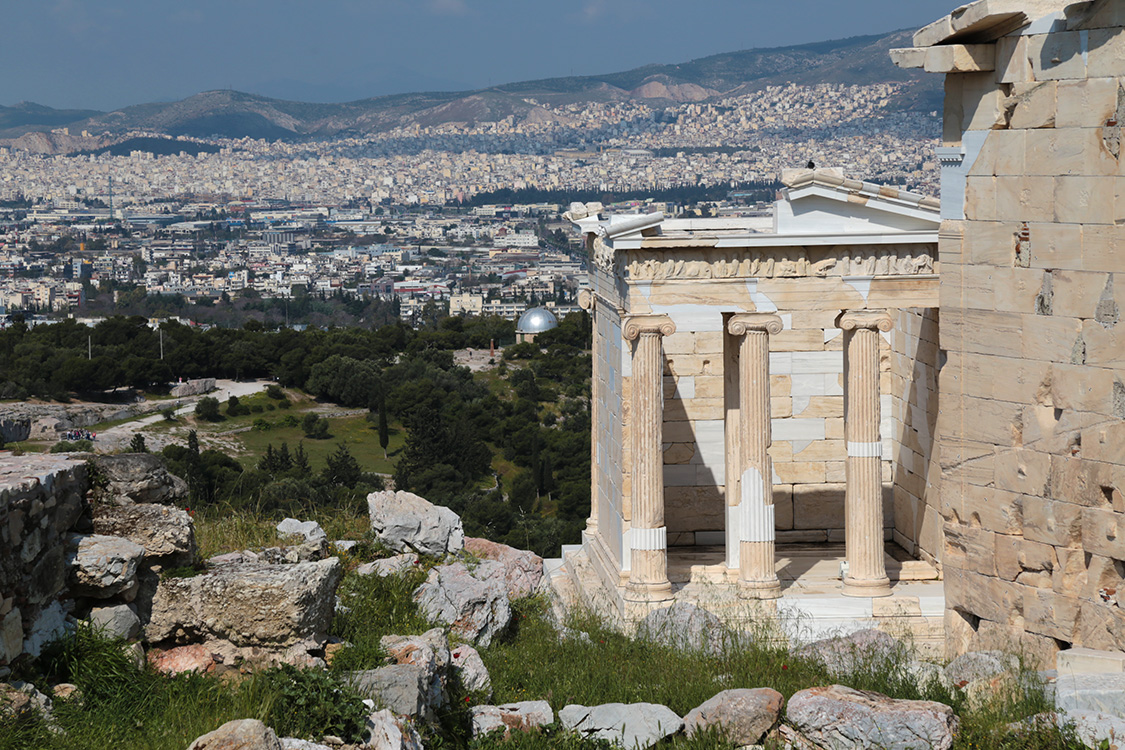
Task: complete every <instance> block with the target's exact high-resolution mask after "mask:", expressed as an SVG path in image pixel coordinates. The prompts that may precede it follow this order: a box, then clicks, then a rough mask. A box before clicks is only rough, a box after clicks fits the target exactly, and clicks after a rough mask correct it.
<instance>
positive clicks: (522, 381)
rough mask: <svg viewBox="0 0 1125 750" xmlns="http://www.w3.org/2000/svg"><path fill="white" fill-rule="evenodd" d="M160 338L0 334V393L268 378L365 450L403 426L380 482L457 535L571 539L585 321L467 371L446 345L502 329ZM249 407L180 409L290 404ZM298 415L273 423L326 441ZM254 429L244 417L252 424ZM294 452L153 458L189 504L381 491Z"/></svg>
mask: <svg viewBox="0 0 1125 750" xmlns="http://www.w3.org/2000/svg"><path fill="white" fill-rule="evenodd" d="M162 330H163V340H164V359H160V340H159V337H160V335H161V334H160V332H158V331H156V330H153V329H152V328H150V327H149V326H148V325H147V321H146V320H145V319H142V318H139V317H137V318H122V317H117V318H110V319H108V320H106V321H105V322H103V323H101V324H99V325H98V326H96V327H94V328H92V329H91V328H87V327H85V326H81V325H78V324H76V323H74V322H73V321H64V322H61V323H57V324H54V325H45V326H37V327H35V328H32V329H28V328H27V327H26V326H23V325H20V324H17V325H15V326H13V327H12V328H10V329H9V330H5V331H0V397H4V396H7V397H17V398H22V397H26V396H29V395H37V396H46V397H51V396H54V397H58V398H66V397H68V396H69V395H70V393H72V392H76V391H77V392H87V393H88V392H90V391H105V390H107V389H110V388H119V387H126V386H143V385H151V384H152V383H155V382H166V381H168V380H169V379H171V378H172V376H173V375H175V376H176V377H183V378H185V379H186V378H197V377H227V378H248V377H273V378H276V379H277V380H278V381H279V383H280V384H281V385H282V386H285V387H289V388H300V389H304V390H306V391H307V392H309V393H311V394H312V395H314V396H316V397H317V398H318V399H321V400H324V401H329V402H332V403H335V404H339V405H341V406H346V407H354V408H365V409H369V410H370V413H371V421H372V424H373V429H374V425H375V424H378V425H379V427H378V429H379V432H380V443H382V442H383V440H384V439H385V438H386V437H387V431H388V429H389V428H388V427H387V422H388V420H393V421H394V422H396V423H398V424H402V425H404V426H405V428H406V433H407V437H406V444H405V446H404V447H403V448H402V450H401V451H400V452H398V454H397V455H395V456H394V457H393V459H392V460H395V462H396V464H395V465H396V470H395V485H396V487H398V488H399V489H406V490H410V491H413V492H416V493H418V494H420V495H422V496H423V497H426V498H427V499H429V500H430V501H431V502H436V503H440V504H444V505H448V506H449V507H451V508H453V509H454V510H455V511H457V512H458V513H460V514H461V515H462V517H463V519H464V523H465V529H466V532H467V533H469V534H471V535H476V536H485V537H488V538H490V539H494V540H496V541H501V542H506V543H508V544H512V545H514V546H519V547H522V548H525V549H532V550H534V551H536V552H538V553H540V554H546V555H557V554H558V549H559V545H561V544H563V543H568V542H573V541H577V538H578V533H579V530H580V529H581V528H582V525H583V523H584V521H585V518H586V516H587V514H588V512H589V503H590V485H589V481H590V480H589V476H590V474H589V471H590V468H589V467H590V434H589V433H590V417H589V408H588V400H589V376H590V369H591V360H590V357H589V355H588V354H587V350H588V348H589V345H590V321H589V317H588V316H587V315H586V314H585V313H577V314H574V315H570V316H567V317H566V318H565V319H563V320H562V321H561V323H560V325H559V327H558V328H556V329H554V330H551V331H547V332H544V333H542V334H540V336H539V338H538V339H537V341H536V343H535V344H518V345H511V346H508V347H507V348H506V349H504V355H503V360H502V362H501V363H500V366H499V367H498V368H496V369H495V370H492V371H489V372H486V373H479V374H476V375H474V374H473V373H471V372H470V371H469V370H468V369H467V368H465V367H460V366H457V365H455V364H454V358H453V351H454V350H458V349H464V348H466V347H471V348H475V349H478V350H483V349H485V348H486V347H488V346H489V343H490V342H492V341H496V342H498V343H508V342H511V341H512V339H513V338H514V325H513V323H512V322H511V321H508V320H504V319H501V318H459V317H446V318H441V319H438V320H436V321H434V322H433V323H432V324H430V325H427V326H424V327H423V328H421V329H419V330H414V329H411V328H408V327H406V326H403V325H401V324H399V323H394V324H391V325H385V326H383V327H381V328H378V329H363V328H348V329H330V330H323V331H322V330H307V331H294V330H290V329H281V330H276V331H267V330H264V329H262V327H261V326H249V327H247V328H242V329H230V328H226V329H224V328H212V329H209V330H206V331H203V330H199V329H198V328H193V327H188V326H182V325H179V324H177V323H164V324H163V325H162ZM260 401H266V402H267V403H261V402H250V401H248V400H242V401H240V400H239V399H238V398H233V397H232V398H230V399H229V400H227V401H226V402H220V401H218V400H217V399H215V398H212V397H205V398H203V399H200V400H199V401H198V403H197V406H196V408H195V415H194V416H195V417H196V418H197V419H198V420H200V421H201V422H211V423H222V422H224V421H226V420H227V419H229V418H234V417H238V416H240V415H245V414H248V413H254V414H256V413H258V412H259V411H262V410H264V409H268V410H270V411H274V410H276V409H284V408H287V407H289V406H290V405H291V404H290V402H289V400H288V399H287V398H286V397H285V394H284V391H283V390H282V389H281V388H275V389H272V391H271V392H270V393H268V394H267V395H266V398H264V399H260ZM250 403H253V405H252V406H251V405H248V404H250ZM173 416H174V415H173ZM298 416H300V415H294V416H292V417H291V418H290V417H289V416H286V417H284V418H283V421H285V420H289V421H290V422H291V423H292V424H294V425H297V424H299V425H300V426H301V428H302V432H303V434H304V439H305V440H307V441H328V440H333V439H336V440H339V439H338V438H334V437H333V435H332V433H331V429H330V425H329V422H328V420H326V419H324V418H322V417H320V416H319V415H317V414H316V413H313V412H306V413H305V414H304V415H303V418H302V419H300V420H298ZM270 424H271V423H270V422H269V421H268V420H265V419H264V418H259V421H257V422H255V423H254V425H253V426H254V427H255V428H256V429H262V430H266V429H269V427H270ZM295 448H296V450H297V452H296V453H290V451H294V449H295ZM300 452H301V448H300V446H294V445H287V446H283V445H280V444H278V445H273V444H271V445H270V447H269V449H268V451H267V453H268V455H267V456H266V460H264V461H262V462H259V464H258V465H257V466H249V467H247V466H242V465H241V464H240V463H239V462H238V461H236V460H235V459H234V458H232V457H231V456H230V455H229V454H228V453H226V452H223V451H220V450H214V449H201V448H200V446H199V441H198V439H197V438H191V439H189V441H188V445H187V446H186V447H185V446H178V445H173V446H169V447H167V448H165V450H164V451H163V454H164V456H165V458H166V459H167V460H168V462H169V468H170V469H171V470H172V471H173V473H176V474H178V475H179V476H182V477H183V478H184V479H185V480H186V481H187V482H188V485H189V488H190V491H191V499H190V504H191V506H192V507H193V508H206V507H208V506H213V505H222V506H224V507H227V506H229V507H232V508H247V507H253V508H255V509H257V510H258V511H259V512H272V513H276V514H283V513H287V514H296V513H298V512H300V511H301V509H307V508H309V507H314V506H332V507H338V508H344V507H352V506H356V505H359V504H361V503H362V498H363V497H364V496H365V495H366V494H367V493H368V492H370V491H372V490H373V489H379V488H381V487H382V485H383V480H382V479H381V478H380V477H377V476H374V475H369V474H365V473H364V472H362V471H361V470H360V467H359V466H358V464H357V462H356V461H355V460H354V456H351V455H350V454H349V449H348V447H347V446H346V445H344V444H343V443H340V445H339V447H338V449H337V451H336V452H334V453H333V454H332V455H331V457H330V458H329V459H328V460H327V462H326V463H325V465H317V466H312V465H310V462H309V461H308V459H307V457H300ZM318 464H319V462H318Z"/></svg>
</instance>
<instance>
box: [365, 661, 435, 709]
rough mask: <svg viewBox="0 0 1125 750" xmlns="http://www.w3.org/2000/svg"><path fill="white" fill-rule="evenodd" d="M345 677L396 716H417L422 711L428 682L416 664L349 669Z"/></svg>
mask: <svg viewBox="0 0 1125 750" xmlns="http://www.w3.org/2000/svg"><path fill="white" fill-rule="evenodd" d="M346 679H347V681H348V683H349V684H350V685H351V686H352V687H353V688H355V689H356V691H357V692H359V693H360V694H361V695H364V696H366V697H368V698H371V699H372V700H374V701H375V703H376V704H378V705H380V706H383V707H384V708H387V709H390V710H391V711H393V712H394V713H396V714H398V715H400V716H421V715H423V714H424V713H425V711H426V697H427V694H428V692H429V683H428V682H427V680H426V672H425V670H424V669H422V667H420V666H418V665H417V664H392V665H390V666H389V667H380V668H379V669H367V670H363V671H361V672H352V673H351V674H349V675H347V677H346Z"/></svg>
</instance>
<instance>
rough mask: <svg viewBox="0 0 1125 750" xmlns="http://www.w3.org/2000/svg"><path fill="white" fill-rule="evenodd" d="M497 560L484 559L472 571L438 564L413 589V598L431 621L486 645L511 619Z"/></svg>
mask: <svg viewBox="0 0 1125 750" xmlns="http://www.w3.org/2000/svg"><path fill="white" fill-rule="evenodd" d="M502 571H503V567H502V566H501V565H500V563H496V562H491V561H485V562H482V563H481V564H480V565H478V566H477V567H476V569H475V570H474V571H473V572H469V569H468V568H466V567H465V566H464V564H462V563H454V564H452V565H439V566H438V567H436V568H434V569H433V570H431V571H430V575H429V577H428V578H427V579H426V581H425V583H423V584H422V585H421V586H419V587H418V588H416V589H415V590H414V601H416V602H418V607H419V609H420V610H421V612H422V615H423V616H424V617H426V618H427V619H428V620H430V621H431V622H435V623H440V624H442V625H447V626H449V628H450V629H451V630H452V631H453V632H454V633H455V634H457V635H458V636H460V637H462V638H464V639H465V640H467V641H472V642H474V643H476V644H477V645H479V646H484V647H486V648H487V647H488V645H489V644H491V643H492V639H493V637H495V636H496V635H498V634H499V633H501V632H503V631H504V630H506V629H507V627H508V624H509V623H510V622H511V619H512V609H511V607H510V606H509V604H508V592H507V589H506V588H505V586H504V582H503V572H502Z"/></svg>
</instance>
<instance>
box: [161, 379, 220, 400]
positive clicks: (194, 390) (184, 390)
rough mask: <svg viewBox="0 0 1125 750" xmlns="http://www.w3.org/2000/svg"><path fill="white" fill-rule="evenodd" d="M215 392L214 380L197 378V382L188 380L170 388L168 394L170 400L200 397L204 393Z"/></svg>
mask: <svg viewBox="0 0 1125 750" xmlns="http://www.w3.org/2000/svg"><path fill="white" fill-rule="evenodd" d="M213 390H215V379H214V378H199V379H198V380H188V381H186V382H183V383H178V384H177V385H174V386H172V390H171V391H169V393H170V394H171V395H172V398H184V397H186V396H201V395H203V394H204V393H210V392H211V391H213Z"/></svg>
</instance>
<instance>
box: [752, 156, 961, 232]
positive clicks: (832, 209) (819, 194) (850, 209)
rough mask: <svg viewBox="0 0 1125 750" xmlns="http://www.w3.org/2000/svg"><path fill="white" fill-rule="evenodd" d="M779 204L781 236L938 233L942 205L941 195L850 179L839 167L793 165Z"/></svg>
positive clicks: (777, 218) (776, 216) (776, 207)
mask: <svg viewBox="0 0 1125 750" xmlns="http://www.w3.org/2000/svg"><path fill="white" fill-rule="evenodd" d="M782 182H783V183H784V184H785V185H786V187H785V189H784V190H783V191H782V195H781V198H780V199H779V200H778V201H777V202H776V203H775V204H774V228H775V231H776V232H777V234H779V235H790V234H792V235H800V234H852V233H871V232H927V231H930V232H936V231H937V229H938V226H939V225H940V224H941V215H940V212H941V204H940V202H939V201H938V200H937V199H935V198H928V197H926V196H923V195H919V194H917V193H911V192H908V191H906V190H901V189H899V188H896V187H893V186H889V185H876V184H874V183H870V182H863V181H860V180H850V179H848V178H846V177H844V175H843V173H842V172H840V171H839V170H827V169H826V170H793V171H787V172H785V173H783V175H782Z"/></svg>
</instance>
